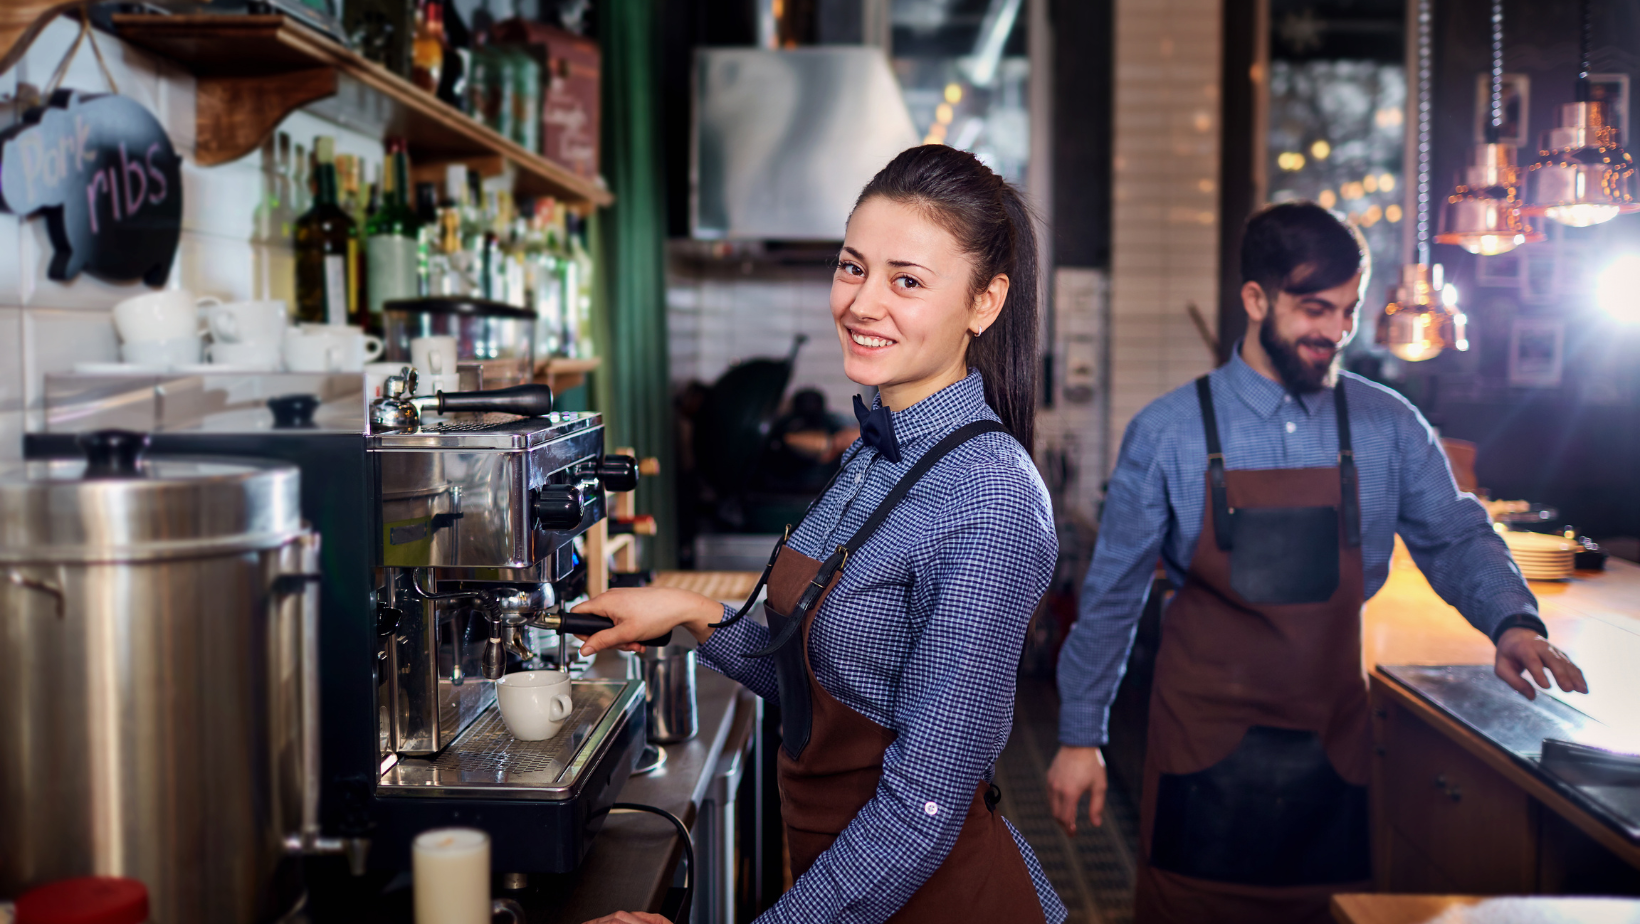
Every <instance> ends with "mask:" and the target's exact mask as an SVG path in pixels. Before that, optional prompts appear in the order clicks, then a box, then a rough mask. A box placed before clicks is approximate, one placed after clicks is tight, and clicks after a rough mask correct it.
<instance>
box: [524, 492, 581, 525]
mask: <svg viewBox="0 0 1640 924" xmlns="http://www.w3.org/2000/svg"><path fill="white" fill-rule="evenodd" d="M585 506H586V505H585V502H584V501H583V500H582V498H581V489H580V488H579V487H577V486H576V485H572V484H549V485H546V486H544V487H543V488H541V494H540V495H539V496H538V497H536V499H535V527H536V528H537V529H574V528H575V527H577V526H580V525H581V517H582V515H583V514H584V513H585V512H586V510H585Z"/></svg>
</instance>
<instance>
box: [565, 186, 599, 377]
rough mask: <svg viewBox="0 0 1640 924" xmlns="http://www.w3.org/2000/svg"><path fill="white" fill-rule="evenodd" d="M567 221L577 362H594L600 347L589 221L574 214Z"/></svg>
mask: <svg viewBox="0 0 1640 924" xmlns="http://www.w3.org/2000/svg"><path fill="white" fill-rule="evenodd" d="M566 221H567V226H566V227H567V230H568V233H569V250H570V261H571V262H572V263H574V264H575V290H574V293H573V295H574V299H575V300H574V301H573V302H571V303H570V305H569V306H568V307H570V308H572V309H573V310H574V314H575V327H576V330H577V332H578V337H577V338H576V342H575V357H576V358H577V359H592V358H593V357H595V356H597V355H598V345H597V343H595V342H594V341H593V337H592V274H593V271H594V267H593V265H592V252H591V251H590V250H588V249H587V246H586V244H587V242H586V228H587V223H586V219H585V218H582V217H581V216H579V215H576V214H573V213H571V214H570V215H569V216H568V218H567V219H566Z"/></svg>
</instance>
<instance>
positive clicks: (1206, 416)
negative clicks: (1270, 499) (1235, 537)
mask: <svg viewBox="0 0 1640 924" xmlns="http://www.w3.org/2000/svg"><path fill="white" fill-rule="evenodd" d="M1196 403H1197V404H1200V405H1201V408H1202V429H1203V430H1204V431H1206V433H1207V475H1208V484H1209V485H1210V486H1211V488H1212V491H1213V498H1212V503H1213V541H1214V542H1216V543H1218V546H1219V548H1220V549H1222V550H1224V551H1227V552H1228V551H1229V550H1230V501H1229V495H1228V494H1227V492H1226V490H1225V487H1224V447H1223V446H1221V445H1219V418H1218V415H1216V414H1214V413H1213V386H1212V385H1211V384H1209V383H1208V381H1207V376H1205V375H1204V376H1202V377H1201V378H1199V379H1197V380H1196Z"/></svg>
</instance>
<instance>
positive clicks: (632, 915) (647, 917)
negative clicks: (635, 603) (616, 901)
mask: <svg viewBox="0 0 1640 924" xmlns="http://www.w3.org/2000/svg"><path fill="white" fill-rule="evenodd" d="M622 589H623V590H641V589H642V588H636V587H629V588H622ZM587 924H672V921H671V920H670V919H668V918H663V917H661V916H660V915H658V914H650V913H649V912H647V911H617V912H615V913H614V914H606V915H604V916H603V917H601V918H595V919H593V920H591V921H588V922H587Z"/></svg>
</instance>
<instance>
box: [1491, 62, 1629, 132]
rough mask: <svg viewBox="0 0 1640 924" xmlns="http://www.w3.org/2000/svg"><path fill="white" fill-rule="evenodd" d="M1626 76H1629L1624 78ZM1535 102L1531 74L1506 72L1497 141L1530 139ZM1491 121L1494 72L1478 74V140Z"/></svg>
mask: <svg viewBox="0 0 1640 924" xmlns="http://www.w3.org/2000/svg"><path fill="white" fill-rule="evenodd" d="M1625 79H1626V78H1625ZM1531 102H1532V78H1530V77H1528V76H1526V75H1525V74H1504V75H1503V124H1502V125H1501V126H1499V127H1498V143H1499V144H1512V145H1514V146H1516V147H1520V146H1521V145H1523V144H1525V143H1526V142H1527V127H1526V113H1527V111H1528V107H1529V106H1530V105H1531ZM1491 122H1492V72H1491V71H1487V72H1486V73H1483V74H1476V75H1475V143H1476V144H1480V143H1481V142H1483V141H1485V140H1486V126H1487V125H1489V124H1491Z"/></svg>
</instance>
